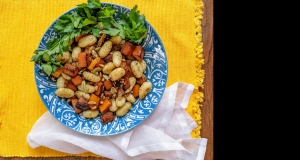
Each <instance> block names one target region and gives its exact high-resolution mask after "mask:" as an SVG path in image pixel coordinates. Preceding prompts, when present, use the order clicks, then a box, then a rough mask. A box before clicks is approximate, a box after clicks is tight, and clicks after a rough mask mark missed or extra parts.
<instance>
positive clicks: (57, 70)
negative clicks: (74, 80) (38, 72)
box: [51, 67, 63, 78]
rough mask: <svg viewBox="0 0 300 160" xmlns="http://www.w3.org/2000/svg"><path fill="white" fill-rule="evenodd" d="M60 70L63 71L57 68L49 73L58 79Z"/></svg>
mask: <svg viewBox="0 0 300 160" xmlns="http://www.w3.org/2000/svg"><path fill="white" fill-rule="evenodd" d="M62 70H63V69H62V68H61V67H57V68H56V71H55V72H53V73H51V75H52V76H53V77H55V78H58V77H59V76H60V75H61V73H62Z"/></svg>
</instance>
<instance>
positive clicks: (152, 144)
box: [27, 82, 207, 160]
mask: <svg viewBox="0 0 300 160" xmlns="http://www.w3.org/2000/svg"><path fill="white" fill-rule="evenodd" d="M193 90H194V86H193V85H191V84H187V83H183V82H177V83H174V84H173V85H172V86H169V87H168V88H166V89H165V92H164V94H163V97H162V99H161V101H160V103H159V105H158V106H157V107H156V109H155V110H154V111H153V113H152V114H151V115H150V116H149V117H148V118H147V119H146V120H145V121H144V122H142V123H141V124H140V125H138V126H137V127H135V128H133V129H131V130H129V131H126V132H124V133H121V134H117V135H113V136H107V137H97V136H89V135H84V134H81V133H78V132H76V131H73V130H71V129H69V128H67V127H65V126H64V125H63V124H61V123H60V122H58V121H57V120H56V119H55V118H54V117H53V116H52V115H51V114H50V112H46V113H44V114H43V115H42V116H41V117H40V118H39V119H38V120H37V122H36V123H35V124H34V126H33V127H32V129H31V131H30V132H29V133H28V135H27V142H28V143H29V145H30V147H31V148H37V147H39V146H45V147H48V148H51V149H54V150H57V151H60V152H65V153H70V154H80V153H84V152H92V153H94V154H96V155H99V156H103V157H107V158H110V159H120V158H121V159H122V160H141V159H143V160H148V159H149V160H151V159H165V160H168V159H172V160H174V159H176V160H177V159H188V160H203V159H204V155H205V151H206V144H207V139H206V138H192V137H191V135H190V133H191V131H192V130H193V129H194V128H195V127H197V123H196V122H195V121H194V120H193V118H192V117H191V116H190V115H189V114H188V113H187V112H186V111H185V108H186V107H187V105H188V101H189V99H190V96H191V94H192V92H193Z"/></svg>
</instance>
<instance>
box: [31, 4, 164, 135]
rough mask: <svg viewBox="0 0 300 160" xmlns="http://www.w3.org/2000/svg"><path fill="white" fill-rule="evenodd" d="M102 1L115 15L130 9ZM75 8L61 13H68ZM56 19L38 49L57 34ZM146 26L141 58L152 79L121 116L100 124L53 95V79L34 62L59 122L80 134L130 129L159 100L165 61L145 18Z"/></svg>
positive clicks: (41, 91)
mask: <svg viewBox="0 0 300 160" xmlns="http://www.w3.org/2000/svg"><path fill="white" fill-rule="evenodd" d="M102 5H112V6H113V8H114V9H116V11H117V12H116V15H115V16H116V18H117V17H118V14H120V13H128V12H129V11H130V9H128V8H125V7H123V6H120V5H117V4H111V3H102ZM74 11H75V8H73V9H71V10H69V11H67V12H66V13H64V14H72V13H73V12H74ZM57 20H58V19H56V20H55V21H54V22H53V23H52V24H51V25H50V27H49V28H48V29H47V31H46V32H45V34H44V35H43V37H42V39H41V41H40V43H39V46H38V49H41V50H44V49H46V45H47V42H48V41H49V39H51V38H52V37H58V35H57V34H56V33H55V32H54V30H53V26H54V24H55V23H56V22H57ZM146 26H147V29H148V33H147V37H146V38H145V39H144V41H143V42H142V46H143V47H144V49H145V55H144V60H145V62H146V63H147V68H146V71H145V73H144V74H145V76H146V77H147V79H148V81H150V82H151V83H152V86H153V87H152V90H151V92H150V93H149V94H148V95H147V96H146V97H145V98H144V99H143V100H142V101H140V100H139V99H137V100H136V102H135V103H134V105H133V106H132V108H131V110H130V111H129V112H128V113H127V114H126V115H125V116H123V117H116V118H115V119H114V121H112V122H110V123H108V124H105V125H104V124H103V123H102V122H101V119H100V117H99V116H98V117H97V118H95V119H86V118H84V117H83V116H82V114H76V113H75V111H74V109H73V107H72V106H70V105H69V104H68V103H67V101H66V99H62V98H60V97H57V96H56V95H55V91H56V89H57V88H56V82H55V81H54V80H53V79H50V78H49V77H47V76H46V74H44V73H43V72H42V70H41V65H40V64H38V63H36V64H35V65H34V76H35V82H36V86H37V90H38V92H39V95H40V97H41V99H42V101H43V103H44V105H45V106H46V107H47V109H48V110H49V112H50V113H51V114H52V115H53V116H54V117H55V118H56V119H57V120H58V121H60V122H61V123H62V124H64V125H65V126H67V127H68V128H70V129H72V130H75V131H78V132H80V133H83V134H87V135H93V136H109V135H116V134H119V133H123V132H125V131H128V130H130V129H133V128H134V127H136V126H137V125H139V124H141V123H142V122H143V121H144V120H145V119H146V118H147V117H148V116H149V115H150V114H151V113H152V112H153V110H154V109H155V108H156V106H157V105H158V103H159V101H160V100H161V98H162V96H163V93H164V90H165V87H166V82H167V76H168V65H167V57H166V52H165V49H164V46H163V44H162V41H161V40H160V37H159V36H158V34H157V33H156V31H155V30H154V29H153V27H152V26H151V25H150V24H149V23H148V22H147V21H146Z"/></svg>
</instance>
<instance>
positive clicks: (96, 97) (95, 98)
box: [89, 94, 101, 108]
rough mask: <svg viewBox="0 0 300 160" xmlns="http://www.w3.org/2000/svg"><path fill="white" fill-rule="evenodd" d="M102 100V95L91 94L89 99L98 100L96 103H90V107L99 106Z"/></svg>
mask: <svg viewBox="0 0 300 160" xmlns="http://www.w3.org/2000/svg"><path fill="white" fill-rule="evenodd" d="M100 100H101V99H100V97H98V96H96V95H95V94H91V97H90V99H89V101H93V102H96V104H89V105H90V108H98V107H99V104H100Z"/></svg>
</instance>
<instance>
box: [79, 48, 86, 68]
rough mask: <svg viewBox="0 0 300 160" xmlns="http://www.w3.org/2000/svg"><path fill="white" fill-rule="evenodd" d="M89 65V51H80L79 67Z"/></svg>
mask: <svg viewBox="0 0 300 160" xmlns="http://www.w3.org/2000/svg"><path fill="white" fill-rule="evenodd" d="M87 66H88V63H87V53H86V52H80V53H79V54H78V67H79V69H82V68H85V67H87Z"/></svg>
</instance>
